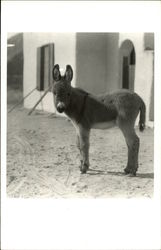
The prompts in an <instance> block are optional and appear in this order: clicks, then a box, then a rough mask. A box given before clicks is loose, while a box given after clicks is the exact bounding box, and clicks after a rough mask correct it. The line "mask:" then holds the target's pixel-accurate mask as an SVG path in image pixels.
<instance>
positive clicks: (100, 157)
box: [7, 107, 154, 198]
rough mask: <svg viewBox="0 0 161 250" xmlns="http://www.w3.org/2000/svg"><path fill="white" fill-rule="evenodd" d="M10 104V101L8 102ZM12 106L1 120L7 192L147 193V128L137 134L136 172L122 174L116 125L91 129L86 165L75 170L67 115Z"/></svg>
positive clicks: (28, 195) (150, 142) (44, 194)
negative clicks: (84, 170)
mask: <svg viewBox="0 0 161 250" xmlns="http://www.w3.org/2000/svg"><path fill="white" fill-rule="evenodd" d="M8 108H10V107H8ZM27 113H28V110H25V109H24V108H22V107H19V108H16V109H15V110H13V111H12V112H11V113H9V114H8V120H7V127H8V128H7V194H8V196H9V197H15V198H18V197H21V198H49V197H51V198H52V197H53V198H116V197H121V198H133V197H134V198H136V197H149V198H151V197H152V196H153V181H154V174H153V130H152V129H150V128H147V129H146V130H145V132H143V133H141V132H139V131H138V129H136V131H137V134H138V136H139V137H140V155H139V163H140V164H139V165H140V166H139V169H138V172H137V176H136V177H128V176H125V175H124V174H123V169H124V168H125V166H126V162H127V147H126V144H125V140H124V138H123V135H122V133H121V131H120V130H119V129H118V128H112V129H109V130H92V131H91V140H90V144H91V147H90V170H89V171H88V173H87V174H83V175H82V174H80V171H79V164H80V160H79V152H78V149H77V148H76V146H75V144H76V143H75V142H76V135H75V130H74V128H73V126H72V124H71V122H70V121H69V120H67V119H66V118H62V117H57V116H56V115H54V114H49V113H45V112H40V111H34V112H33V114H32V115H30V116H28V115H27Z"/></svg>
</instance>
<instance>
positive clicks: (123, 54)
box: [120, 40, 136, 90]
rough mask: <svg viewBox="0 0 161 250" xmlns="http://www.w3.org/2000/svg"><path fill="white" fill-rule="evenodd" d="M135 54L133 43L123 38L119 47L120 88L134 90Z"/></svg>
mask: <svg viewBox="0 0 161 250" xmlns="http://www.w3.org/2000/svg"><path fill="white" fill-rule="evenodd" d="M135 63H136V55H135V48H134V45H133V43H132V42H131V41H130V40H125V41H124V42H123V43H122V45H121V47H120V81H121V84H120V85H121V88H124V89H130V90H134V80H135Z"/></svg>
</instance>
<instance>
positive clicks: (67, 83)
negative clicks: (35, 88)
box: [52, 64, 146, 176]
mask: <svg viewBox="0 0 161 250" xmlns="http://www.w3.org/2000/svg"><path fill="white" fill-rule="evenodd" d="M52 74H53V80H54V81H53V86H52V92H53V95H54V103H55V107H56V109H57V111H58V112H59V113H62V112H64V113H65V114H66V115H67V116H68V117H69V118H70V120H71V121H72V123H73V125H74V127H75V129H76V135H77V147H78V149H79V150H80V155H81V166H80V171H81V173H82V174H85V173H86V172H87V170H88V169H89V135H90V129H108V128H111V127H113V126H115V125H117V126H118V127H119V128H120V129H121V131H122V133H123V135H124V137H125V140H126V144H127V148H128V161H127V166H126V168H125V169H124V172H125V174H128V175H129V176H135V175H136V171H137V169H138V153H139V137H138V136H137V135H136V133H135V129H134V125H135V120H136V118H137V116H138V114H139V112H140V120H139V129H140V131H143V130H144V128H145V111H146V107H145V104H144V102H143V100H142V99H141V97H140V96H139V95H137V94H136V93H134V92H131V91H129V90H126V89H122V90H118V91H116V92H114V93H112V94H102V95H99V96H94V95H92V94H90V93H87V92H86V91H84V90H83V89H80V88H73V87H72V86H71V81H72V78H73V70H72V67H71V66H70V65H67V66H66V71H65V74H64V75H63V76H62V75H61V73H60V70H59V65H58V64H56V65H55V66H54V68H53V71H52Z"/></svg>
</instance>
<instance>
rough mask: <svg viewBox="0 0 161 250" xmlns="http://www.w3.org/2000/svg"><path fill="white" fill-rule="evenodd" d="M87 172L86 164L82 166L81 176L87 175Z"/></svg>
mask: <svg viewBox="0 0 161 250" xmlns="http://www.w3.org/2000/svg"><path fill="white" fill-rule="evenodd" d="M87 170H88V165H86V164H84V165H82V166H80V171H81V174H86V172H87Z"/></svg>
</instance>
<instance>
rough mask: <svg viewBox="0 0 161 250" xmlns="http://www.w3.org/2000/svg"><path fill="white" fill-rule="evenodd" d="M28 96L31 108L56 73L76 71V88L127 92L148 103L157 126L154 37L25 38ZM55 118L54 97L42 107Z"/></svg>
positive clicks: (72, 35)
mask: <svg viewBox="0 0 161 250" xmlns="http://www.w3.org/2000/svg"><path fill="white" fill-rule="evenodd" d="M23 51H24V70H23V94H24V96H25V95H27V94H28V93H29V92H30V91H31V90H32V89H34V88H36V90H35V91H34V92H33V93H32V94H31V95H30V96H29V97H28V98H26V99H25V101H24V105H25V107H26V108H32V107H33V106H34V105H35V103H36V101H37V100H38V99H39V98H40V96H41V95H42V94H43V91H44V90H45V89H46V88H47V87H48V85H49V84H52V75H51V72H52V67H53V65H54V64H55V63H56V64H59V65H60V67H62V68H64V69H65V67H66V65H67V64H70V65H71V66H72V67H73V71H74V79H73V82H72V85H73V86H78V87H81V88H83V89H85V90H87V91H89V92H91V93H93V94H100V93H102V92H111V91H114V90H116V89H118V88H127V89H131V90H134V91H135V92H136V93H138V94H139V95H140V96H141V97H142V98H143V100H144V101H145V103H146V107H147V117H146V120H147V125H149V126H153V121H154V34H153V33H24V34H23ZM37 109H44V110H46V111H49V112H55V107H54V103H53V96H52V93H51V92H50V93H48V94H47V95H46V96H45V97H44V98H43V100H42V103H40V104H39V105H38V106H37Z"/></svg>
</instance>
